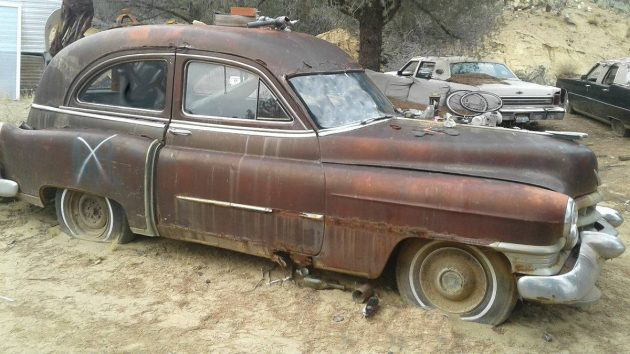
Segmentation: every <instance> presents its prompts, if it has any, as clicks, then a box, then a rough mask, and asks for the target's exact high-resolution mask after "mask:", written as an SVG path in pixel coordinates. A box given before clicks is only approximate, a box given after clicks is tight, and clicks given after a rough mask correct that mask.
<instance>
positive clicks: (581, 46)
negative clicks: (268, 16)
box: [318, 1, 630, 84]
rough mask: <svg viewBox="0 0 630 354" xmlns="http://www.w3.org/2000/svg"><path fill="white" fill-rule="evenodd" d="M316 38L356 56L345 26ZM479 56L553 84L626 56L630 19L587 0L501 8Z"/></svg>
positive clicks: (629, 46) (526, 77)
mask: <svg viewBox="0 0 630 354" xmlns="http://www.w3.org/2000/svg"><path fill="white" fill-rule="evenodd" d="M318 37H319V38H322V39H324V40H327V41H329V42H331V43H334V44H336V45H338V46H339V47H340V48H341V49H343V50H344V51H346V52H347V53H348V54H350V55H351V56H352V57H354V58H355V59H358V49H359V48H358V47H359V42H358V40H357V38H356V37H354V36H352V34H351V33H350V32H348V31H347V30H344V29H335V30H332V31H330V32H326V33H322V34H320V35H319V36H318ZM453 54H457V55H462V54H465V53H453ZM483 55H484V57H486V58H489V59H497V60H500V61H504V62H506V63H507V64H508V65H509V66H510V67H511V68H512V69H513V70H515V71H516V72H517V74H518V75H519V77H521V78H522V79H524V80H528V81H536V82H540V83H550V84H553V83H555V81H556V78H557V76H568V75H569V76H570V75H581V74H585V73H586V72H587V71H588V69H589V68H591V67H592V66H593V64H594V63H595V62H597V61H599V60H602V59H611V58H619V57H628V56H630V18H629V15H628V13H627V12H626V13H624V12H622V11H621V10H616V9H612V8H610V7H599V6H598V5H597V4H595V3H593V2H589V1H582V2H579V3H578V2H575V1H571V2H569V4H568V5H567V7H566V8H565V9H564V10H563V11H562V13H561V14H557V13H556V12H555V10H554V11H551V12H546V11H545V9H544V7H542V6H537V7H534V8H531V9H528V10H523V11H514V10H512V9H509V10H505V12H504V25H503V27H502V28H501V29H500V30H499V31H498V32H497V33H496V34H495V35H494V36H492V37H491V38H488V40H487V42H486V50H485V53H483ZM390 69H391V68H390Z"/></svg>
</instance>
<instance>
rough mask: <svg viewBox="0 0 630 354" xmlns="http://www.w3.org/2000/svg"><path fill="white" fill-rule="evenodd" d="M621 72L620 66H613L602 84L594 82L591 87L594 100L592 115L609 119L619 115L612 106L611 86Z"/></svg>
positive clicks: (591, 109) (591, 108) (609, 68)
mask: <svg viewBox="0 0 630 354" xmlns="http://www.w3.org/2000/svg"><path fill="white" fill-rule="evenodd" d="M618 71H619V65H611V66H609V67H608V70H607V71H606V74H605V75H604V77H603V78H602V80H601V82H594V83H593V84H591V87H590V96H591V98H592V104H591V107H590V112H589V113H591V114H592V115H594V116H596V117H598V118H603V119H607V118H608V117H614V116H616V115H618V114H616V112H615V111H614V110H615V109H614V108H613V106H611V104H610V103H611V102H610V101H611V99H610V98H611V92H610V86H611V85H612V84H613V83H614V82H615V77H616V76H617V72H618Z"/></svg>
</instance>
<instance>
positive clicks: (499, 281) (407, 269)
mask: <svg viewBox="0 0 630 354" xmlns="http://www.w3.org/2000/svg"><path fill="white" fill-rule="evenodd" d="M404 246H405V247H404V248H403V249H402V250H401V252H400V254H399V256H398V264H397V267H396V280H397V283H398V290H399V291H400V294H401V296H402V297H403V298H405V300H407V301H408V302H409V303H411V304H413V305H416V306H420V307H423V308H437V309H439V310H441V311H444V312H446V313H448V314H451V315H455V316H459V317H460V318H461V319H463V320H468V321H473V322H479V323H485V324H490V325H495V326H496V325H499V324H501V323H502V322H503V321H505V320H506V319H507V318H508V317H509V315H510V313H511V312H512V309H513V308H514V305H516V300H517V291H516V281H515V278H514V275H513V274H512V271H511V268H510V266H509V264H508V262H507V260H506V259H504V257H503V256H502V255H500V254H498V253H496V252H493V251H490V250H481V249H479V248H477V247H473V246H467V245H462V244H456V243H450V242H442V241H430V242H427V241H423V240H412V241H409V242H408V243H407V244H406V245H404Z"/></svg>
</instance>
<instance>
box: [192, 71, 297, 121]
mask: <svg viewBox="0 0 630 354" xmlns="http://www.w3.org/2000/svg"><path fill="white" fill-rule="evenodd" d="M185 90H186V91H185V92H184V112H186V113H188V114H192V115H200V116H209V117H221V118H237V119H257V118H258V119H268V120H288V117H287V115H286V114H285V112H284V110H283V109H282V107H281V106H280V104H279V103H278V100H277V99H276V97H275V96H274V95H273V93H272V92H271V91H270V90H269V89H268V88H267V86H265V84H263V83H262V82H261V81H260V79H259V77H258V76H257V75H255V74H252V73H250V72H248V71H245V70H241V69H238V68H234V67H230V66H225V65H221V64H210V63H200V62H190V63H189V64H188V65H187V69H186V87H185Z"/></svg>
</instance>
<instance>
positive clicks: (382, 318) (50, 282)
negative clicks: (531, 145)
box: [0, 100, 630, 353]
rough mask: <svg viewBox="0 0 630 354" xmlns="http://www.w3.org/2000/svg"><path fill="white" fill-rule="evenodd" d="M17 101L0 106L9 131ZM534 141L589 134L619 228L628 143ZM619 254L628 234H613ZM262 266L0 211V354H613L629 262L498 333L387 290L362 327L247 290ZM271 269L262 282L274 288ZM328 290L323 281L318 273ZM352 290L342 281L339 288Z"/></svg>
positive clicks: (340, 306)
mask: <svg viewBox="0 0 630 354" xmlns="http://www.w3.org/2000/svg"><path fill="white" fill-rule="evenodd" d="M29 103H30V101H29V100H23V101H20V102H17V103H15V102H0V120H3V121H12V122H18V121H20V120H22V119H24V117H25V116H26V115H27V113H28V105H29ZM540 128H541V129H557V130H575V131H584V132H587V133H589V138H587V139H586V140H584V143H585V144H586V145H588V146H589V147H591V148H592V149H593V150H594V151H595V152H596V154H597V155H598V157H599V161H600V169H601V176H602V178H603V181H604V184H603V186H602V187H601V188H602V190H603V192H604V194H605V196H606V200H607V203H608V204H609V205H611V206H613V207H615V208H617V209H619V210H623V212H624V214H625V216H626V219H627V220H630V188H629V184H628V183H627V179H628V176H630V161H620V160H619V156H624V155H630V139H622V138H618V137H615V136H613V135H612V133H610V131H609V128H608V127H606V126H604V125H602V124H599V123H597V122H595V121H592V120H589V119H587V118H584V117H577V116H568V117H567V118H566V119H565V120H564V121H561V122H554V123H545V124H543V125H541V126H540ZM621 237H622V239H624V241H625V242H626V244H630V223H626V224H625V225H624V226H623V227H622V228H621ZM270 266H271V263H270V262H269V261H267V260H264V259H260V258H256V257H252V256H247V255H242V254H238V253H234V252H230V251H226V250H221V249H216V248H212V247H208V246H203V245H196V244H190V243H184V242H178V241H172V240H167V239H151V238H144V237H139V238H138V239H137V240H136V241H134V242H132V243H131V244H128V245H124V246H113V245H105V244H94V243H88V242H84V241H78V240H75V239H72V238H70V237H68V236H67V235H65V234H63V233H62V232H60V230H59V226H58V224H57V221H56V218H55V213H54V209H53V208H51V207H48V208H44V209H40V208H37V207H34V206H31V205H28V204H26V203H23V202H19V201H12V202H5V203H0V296H2V297H0V338H1V339H2V340H1V341H0V352H4V353H23V352H81V353H84V352H99V353H100V352H200V351H210V350H213V351H224V352H227V351H229V352H253V351H256V352H311V351H315V352H341V351H344V352H345V351H352V352H410V351H422V352H437V351H440V352H510V353H513V352H523V353H529V352H533V351H535V352H559V351H564V352H625V351H627V350H628V348H629V346H630V338H629V337H630V298H628V296H627V294H628V293H630V252H629V253H626V254H624V255H623V256H621V257H620V258H617V259H615V260H613V261H610V262H607V263H606V264H605V266H604V269H603V272H602V275H601V278H600V281H599V285H600V287H601V289H602V293H603V295H602V299H601V301H600V302H599V303H597V304H595V305H592V306H590V307H588V308H581V309H578V308H573V307H568V306H544V305H538V304H532V303H522V304H519V305H518V306H517V308H516V309H515V311H514V313H513V314H512V316H511V317H510V319H509V320H508V321H507V322H506V323H505V324H503V325H501V326H499V327H495V328H492V327H488V326H483V325H477V324H472V323H463V322H461V321H457V320H453V319H449V318H447V317H446V316H444V315H442V314H440V313H438V312H436V311H424V310H421V309H417V308H413V307H409V306H407V305H405V304H404V303H403V302H402V301H401V299H400V298H399V297H398V294H397V293H396V291H395V290H393V285H392V283H393V282H392V280H391V278H388V277H385V278H384V279H381V281H380V284H381V286H380V288H379V289H378V291H379V293H380V296H381V300H382V301H381V303H382V307H381V308H380V310H379V312H378V313H377V314H376V315H375V316H374V317H373V318H371V319H368V320H366V319H363V318H362V317H361V315H360V310H361V307H360V306H359V305H356V304H354V303H353V302H352V301H351V297H350V293H348V292H344V291H340V290H325V291H315V290H312V289H308V288H300V287H298V286H297V285H295V284H293V283H291V282H289V283H285V284H283V285H280V284H277V285H267V284H266V282H265V281H263V282H261V279H262V271H261V270H262V269H266V268H269V267H270ZM282 276H284V274H283V272H282V271H281V270H276V271H273V272H272V273H271V277H272V278H274V279H277V278H280V277H282ZM327 276H329V277H335V275H334V274H327ZM343 281H344V282H346V283H352V282H354V281H355V279H352V278H344V279H343Z"/></svg>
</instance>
